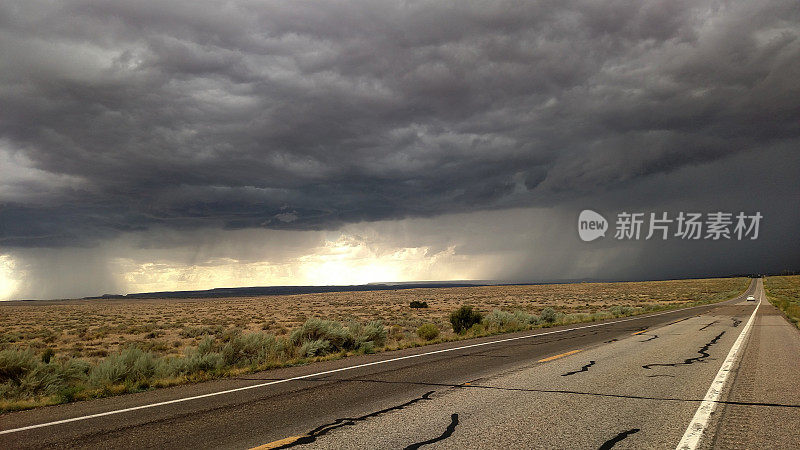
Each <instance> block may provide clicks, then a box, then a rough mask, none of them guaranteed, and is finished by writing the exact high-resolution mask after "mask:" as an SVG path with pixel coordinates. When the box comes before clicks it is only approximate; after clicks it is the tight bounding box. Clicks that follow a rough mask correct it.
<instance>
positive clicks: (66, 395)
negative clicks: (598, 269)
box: [0, 278, 797, 411]
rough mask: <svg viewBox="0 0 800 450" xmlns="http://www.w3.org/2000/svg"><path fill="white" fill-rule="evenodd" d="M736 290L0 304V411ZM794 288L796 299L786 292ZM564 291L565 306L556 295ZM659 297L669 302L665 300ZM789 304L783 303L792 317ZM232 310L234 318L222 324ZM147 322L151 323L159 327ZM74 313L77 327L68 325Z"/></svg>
mask: <svg viewBox="0 0 800 450" xmlns="http://www.w3.org/2000/svg"><path fill="white" fill-rule="evenodd" d="M747 283H748V280H747V279H743V278H736V279H714V280H681V281H669V282H651V283H594V284H588V283H587V284H578V285H549V286H523V287H519V286H502V287H495V286H492V287H475V288H443V289H439V290H430V289H421V290H414V289H411V290H407V291H394V292H385V293H383V296H384V297H383V303H372V298H373V297H372V296H373V295H376V294H374V293H365V294H364V297H363V298H362V297H360V295H361V293H359V294H352V293H351V294H350V295H349V296H343V294H342V293H334V294H313V295H310V296H294V297H291V298H282V301H283V302H287V303H288V305H284V304H280V307H281V308H283V307H286V306H288V307H290V311H291V312H290V313H286V314H284V313H280V312H273V313H264V314H262V313H261V312H260V308H261V307H262V306H263V304H264V303H265V302H268V303H269V304H273V303H272V302H275V301H276V300H275V297H269V298H252V299H245V300H242V299H232V300H230V301H226V300H207V299H204V300H202V301H195V300H164V301H159V302H155V301H144V302H143V303H140V301H136V300H127V301H125V302H124V303H123V304H124V306H125V310H124V311H122V310H120V309H118V306H119V305H120V303H119V301H118V300H115V301H91V302H90V301H75V302H73V303H70V302H68V301H61V302H36V304H32V303H23V302H9V303H7V304H4V305H0V308H2V309H0V313H2V314H0V325H3V328H2V330H3V331H2V333H1V334H0V411H3V410H13V409H24V408H30V407H34V406H39V405H45V404H56V403H63V402H69V401H74V400H80V399H87V398H94V397H104V396H109V395H115V394H120V393H125V392H137V391H141V390H145V389H151V388H155V387H161V386H169V385H175V384H181V383H187V382H196V381H203V380H209V379H214V378H219V377H225V376H230V375H236V374H241V373H247V372H254V371H259V370H265V369H269V368H275V367H282V366H287V365H296V364H304V363H307V362H310V361H317V360H324V359H331V358H340V357H345V356H348V355H355V354H363V353H371V352H375V351H385V350H395V349H399V348H405V347H413V346H418V345H424V344H430V343H437V342H445V341H451V340H457V339H465V338H470V337H477V336H487V335H491V334H497V333H506V332H513V331H521V330H528V329H532V328H537V327H549V326H556V325H563V324H572V323H581V322H591V321H596V320H602V319H607V318H613V317H622V316H629V315H634V314H641V313H645V312H650V311H657V310H663V309H669V308H677V307H687V306H692V305H695V304H699V303H707V302H711V301H719V300H724V299H727V298H731V297H734V296H736V295H738V294H740V293H741V292H742V291H743V290H744V289H745V288H746V287H747ZM793 286H794V289H797V284H796V282H795V284H794V285H793ZM568 287H569V289H571V291H570V292H572V294H570V295H572V296H574V298H573V299H572V300H569V298H572V297H568V296H566V294H564V293H565V292H568V291H567V288H568ZM670 289H671V290H672V294H671V295H670V294H668V293H667V292H666V291H667V290H670ZM776 289H778V288H776ZM637 290H638V291H642V292H645V293H647V295H649V297H643V296H642V295H643V294H642V293H641V292H637ZM413 291H422V292H416V293H415V292H413ZM523 292H538V293H539V294H538V295H539V296H540V297H543V298H537V299H532V298H529V299H527V300H526V299H524V298H521V297H520V295H521V293H523ZM587 292H588V294H587ZM776 292H777V290H776ZM794 292H795V296H794V297H790V298H794V299H795V303H794V304H795V305H796V299H797V296H796V292H797V290H795V291H794ZM412 295H418V296H422V295H424V296H425V298H426V299H427V300H426V301H425V302H424V303H425V304H428V303H430V306H429V307H428V308H422V309H416V308H415V309H413V310H409V308H408V305H409V304H410V301H408V300H407V299H408V296H412ZM776 295H778V294H776ZM780 295H783V294H780ZM787 295H788V294H787ZM342 299H346V301H342ZM676 299H677V300H676ZM208 302H210V303H208ZM215 302H216V303H215ZM247 302H249V303H247ZM231 303H233V304H234V305H236V306H237V309H236V310H233V311H232V313H231V314H230V315H229V314H227V313H228V312H229V311H231V310H230V309H229V308H230V306H231ZM364 304H367V305H369V306H371V309H370V311H371V313H369V314H367V313H364V314H353V313H352V311H361V310H362V308H364ZM276 305H277V304H276ZM215 307H216V308H215ZM206 308H207V309H206ZM248 308H249V309H248ZM356 308H357V309H356ZM198 309H199V310H200V311H198ZM153 310H155V311H159V312H158V313H157V314H158V317H155V316H154V315H153V314H154V313H153ZM75 311H78V312H80V313H82V314H83V315H81V316H80V317H77V315H76V313H75ZM130 311H135V312H138V313H141V316H140V317H135V316H132V315H131V313H130ZM343 311H344V312H347V311H351V313H350V314H343V313H342V312H343ZM317 314H324V317H330V318H337V319H338V318H340V319H344V320H329V319H326V318H323V317H319V316H317ZM188 317H191V318H192V319H191V320H188V319H187V318H188ZM370 318H374V319H380V320H369V319H370ZM365 319H366V320H365ZM65 323H66V325H65ZM386 323H389V325H388V326H385V325H384V324H386ZM90 324H93V325H90ZM6 325H7V326H6Z"/></svg>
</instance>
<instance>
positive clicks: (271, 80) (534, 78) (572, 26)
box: [0, 0, 800, 286]
mask: <svg viewBox="0 0 800 450" xmlns="http://www.w3.org/2000/svg"><path fill="white" fill-rule="evenodd" d="M799 23H800V7H799V6H798V3H797V1H796V0H769V1H758V2H752V1H751V2H747V1H640V0H635V1H634V0H631V1H609V2H598V1H592V0H587V1H540V2H516V1H499V2H491V3H487V2H465V1H432V2H426V1H418V2H389V1H380V0H365V1H326V2H315V1H291V2H284V1H259V2H248V1H237V2H209V1H202V0H191V1H174V2H162V1H127V2H86V1H71V2H56V3H48V4H41V3H37V2H3V3H2V4H0V54H2V55H3V56H2V58H0V105H2V106H1V107H0V253H15V252H16V253H17V254H19V255H32V254H39V253H37V252H36V251H34V250H35V249H36V248H42V249H53V248H65V249H69V248H75V247H83V248H96V247H98V246H100V247H103V246H107V245H109V244H108V243H109V242H112V241H114V240H115V239H123V240H124V239H127V238H126V237H125V236H128V235H140V234H142V233H145V234H146V233H147V232H149V231H151V230H161V231H159V233H167V234H169V231H170V230H172V231H186V232H190V231H197V230H220V229H227V230H244V229H266V230H287V231H316V232H324V231H330V230H337V229H340V228H341V227H344V226H348V225H350V224H358V223H364V222H367V223H369V222H376V221H395V220H404V219H414V218H436V217H440V216H442V215H453V214H467V213H472V212H480V211H484V212H491V211H495V212H496V214H498V215H499V216H502V214H503V213H502V211H505V210H508V209H509V208H536V209H538V210H550V211H559V212H554V213H553V214H554V215H555V216H554V217H561V216H562V215H564V217H570V218H571V217H572V216H571V214H572V210H568V209H565V208H568V207H572V206H575V207H578V206H581V205H582V206H592V207H594V208H596V209H603V208H604V205H603V204H602V202H608V203H606V204H605V207H607V208H610V207H616V205H617V204H619V203H618V202H617V203H615V200H614V199H617V200H619V199H621V198H622V199H629V198H630V196H629V193H626V194H620V193H621V192H626V189H629V188H631V187H635V186H653V185H656V184H659V185H660V186H661V188H659V189H654V190H652V191H650V196H649V197H648V198H647V199H646V203H648V204H649V205H671V206H677V205H680V206H688V207H692V206H694V207H701V208H721V207H722V206H716V205H718V204H721V203H726V204H729V205H731V208H732V209H735V208H740V209H741V208H743V207H744V206H742V205H743V204H746V205H748V206H753V207H757V205H753V204H752V202H750V201H749V199H750V194H749V193H748V192H743V191H742V189H730V188H732V187H733V186H734V185H735V184H736V183H738V181H737V180H732V179H730V178H729V177H728V176H727V174H726V173H725V172H724V170H725V169H726V168H729V166H730V164H731V163H730V161H731V160H735V161H739V162H740V163H741V161H744V160H745V159H744V158H761V159H762V160H761V163H762V167H770V166H775V167H781V168H783V172H781V175H780V177H778V178H777V179H775V180H772V183H773V185H772V190H768V191H767V195H768V196H770V195H772V194H775V196H776V197H775V201H774V202H773V203H780V202H785V201H789V202H792V201H794V202H795V205H794V206H793V207H794V210H791V207H789V209H787V210H786V211H784V212H781V213H778V216H775V215H773V217H772V219H771V220H773V221H774V222H773V223H774V224H776V226H777V229H779V230H781V236H785V235H786V233H783V231H785V230H788V228H787V227H789V226H792V225H793V224H796V223H797V215H798V213H797V212H796V200H797V198H798V192H800V188H798V185H797V181H796V178H792V177H791V176H790V175H786V173H785V172H786V170H787V169H786V167H789V168H792V167H796V165H797V164H795V162H796V160H797V158H798V157H797V156H796V150H797V149H798V148H800V83H798V81H797V80H799V79H800V26H799V25H798V24H799ZM792 149H794V151H792ZM736 158H740V159H736ZM764 158H767V160H766V161H764V160H763V159H764ZM787 158H789V159H790V161H789V163H788V166H787ZM740 166H741V164H740V165H739V166H737V167H740ZM697 167H704V168H705V172H704V173H703V176H705V177H709V178H715V181H714V183H713V184H714V186H716V188H717V191H715V192H718V193H719V194H718V196H717V197H713V198H709V197H708V196H706V197H705V200H703V201H699V200H698V202H696V203H694V204H693V203H692V202H691V201H687V199H691V198H695V197H697V198H699V197H700V194H702V192H701V191H700V190H698V189H697V188H695V187H692V186H693V185H692V183H693V182H692V181H690V180H687V179H686V178H685V177H684V178H682V176H680V175H675V174H679V173H684V172H681V171H682V170H691V169H692V168H697ZM673 175H674V177H673V178H670V177H671V176H673ZM687 183H688V184H687ZM712 190H713V189H712ZM734 191H735V192H736V194H735V195H737V196H739V197H735V198H734V197H731V195H734V194H725V192H734ZM751 192H752V191H751ZM634 197H635V194H634ZM722 200H724V202H723V201H722ZM643 203H645V202H643ZM566 205H569V206H566ZM776 210H780V208H779V207H777V206H776ZM736 212H738V210H737V211H736ZM751 212H752V209H751ZM497 220H500V221H502V220H503V219H502V218H501V217H498V219H497ZM509 220H510V219H509ZM570 220H572V219H570ZM165 230H166V231H165ZM773 230H774V229H773ZM446 238H447V236H444V237H441V239H440V240H444V241H446V240H447V239H446ZM775 239H777V238H775ZM781 239H783V238H781ZM442 245H444V244H442ZM156 247H157V245H156ZM312 247H313V246H312ZM445 247H446V245H445ZM104 248H105V247H104ZM125 248H128V247H125ZM131 248H137V247H135V246H134V247H131ZM26 249H27V250H26ZM104 254H105V253H104ZM787 258H789V257H788V256H785V257H783V258H782V259H781V261H786V260H787ZM34 259H35V258H34ZM145 259H146V258H145ZM794 260H796V258H795V259H794ZM36 265H37V264H34V263H31V264H30V266H31V267H33V266H36ZM720 270H722V268H721V266H720ZM712 271H713V270H712ZM504 273H505V275H507V276H512V275H513V276H515V277H516V276H520V277H521V276H522V275H523V274H513V273H512V272H507V271H506V272H504ZM588 275H591V274H588ZM483 278H488V276H486V277H483ZM103 285H104V286H106V285H109V286H110V285H113V284H109V283H105V284H103Z"/></svg>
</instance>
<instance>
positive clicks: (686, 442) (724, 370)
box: [675, 288, 764, 450]
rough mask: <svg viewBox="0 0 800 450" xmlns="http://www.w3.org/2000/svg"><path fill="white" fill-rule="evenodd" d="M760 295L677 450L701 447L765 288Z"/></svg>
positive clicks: (753, 320)
mask: <svg viewBox="0 0 800 450" xmlns="http://www.w3.org/2000/svg"><path fill="white" fill-rule="evenodd" d="M759 294H761V295H759V297H758V304H757V305H756V308H755V309H754V310H753V314H751V315H750V319H749V320H748V321H747V324H746V325H745V326H744V328H743V329H742V332H741V333H739V337H738V338H736V341H735V342H734V343H733V347H731V350H730V352H728V356H727V357H726V358H725V361H724V362H723V363H722V367H720V368H719V372H717V376H716V377H714V380H713V381H712V382H711V387H709V388H708V392H706V396H705V397H704V398H703V402H702V403H700V407H699V408H697V412H695V414H694V417H693V418H692V421H691V422H689V426H688V427H687V428H686V432H684V433H683V438H681V441H680V442H679V443H678V446H677V447H675V449H676V450H694V449H696V448H697V447H698V446H699V445H700V440H701V439H702V438H703V434H705V431H706V429H707V428H708V422H709V420H710V419H711V414H712V413H713V412H714V410H715V409H716V407H717V403H718V400H719V397H720V395H722V390H723V389H724V388H725V382H726V381H727V379H728V375H729V374H730V373H731V370H733V369H734V367H735V366H736V362H737V356H738V355H739V350H741V347H742V343H743V342H744V340H745V339H746V338H747V335H748V333H749V332H750V328H751V327H752V326H753V322H755V318H756V313H757V312H758V308H759V307H760V306H761V302H762V301H763V298H764V294H763V288H762V290H761V292H759Z"/></svg>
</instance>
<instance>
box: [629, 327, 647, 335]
mask: <svg viewBox="0 0 800 450" xmlns="http://www.w3.org/2000/svg"><path fill="white" fill-rule="evenodd" d="M645 331H647V328H645V329H644V330H642V331H637V332H636V333H633V334H631V336H636V335H637V334H642V333H644V332H645Z"/></svg>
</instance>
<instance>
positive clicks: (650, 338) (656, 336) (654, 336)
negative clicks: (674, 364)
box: [639, 334, 658, 342]
mask: <svg viewBox="0 0 800 450" xmlns="http://www.w3.org/2000/svg"><path fill="white" fill-rule="evenodd" d="M653 339H658V335H657V334H654V335H652V336H650V337H649V338H648V339H645V340H643V341H639V342H649V341H652V340H653Z"/></svg>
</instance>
